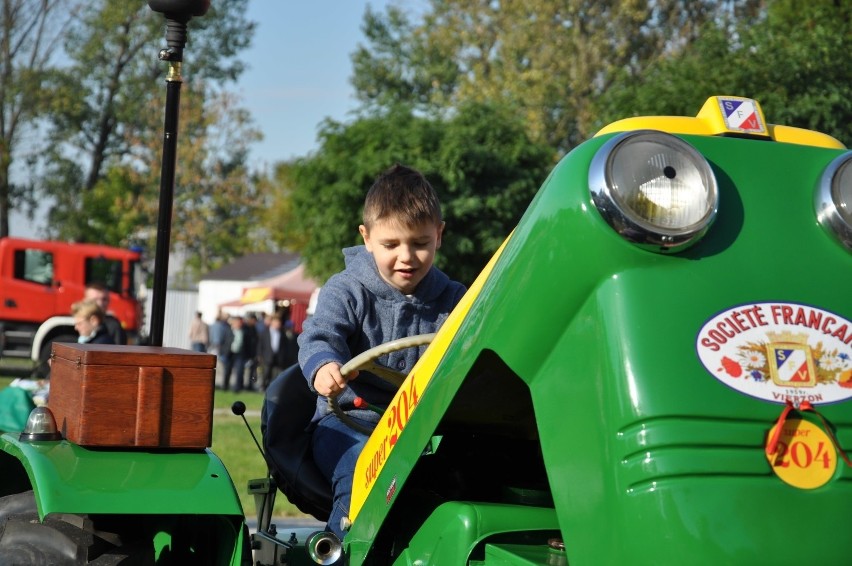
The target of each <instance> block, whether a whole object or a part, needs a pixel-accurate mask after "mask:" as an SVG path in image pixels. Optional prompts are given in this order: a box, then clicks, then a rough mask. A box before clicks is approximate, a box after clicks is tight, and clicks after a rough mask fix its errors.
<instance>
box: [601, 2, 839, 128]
mask: <svg viewBox="0 0 852 566" xmlns="http://www.w3.org/2000/svg"><path fill="white" fill-rule="evenodd" d="M850 16H852V2H849V1H848V0H818V1H815V2H809V3H804V4H803V3H799V2H792V1H790V0H775V1H774V2H769V3H768V4H767V7H766V9H765V10H764V11H762V12H760V13H758V14H755V15H754V16H753V17H739V18H736V19H730V18H729V19H725V20H719V21H714V22H710V23H708V24H706V25H705V26H704V28H703V29H702V33H701V35H700V37H699V39H698V40H697V41H696V43H695V44H694V45H693V46H692V48H691V49H681V50H678V51H677V52H673V53H671V54H670V55H669V56H668V57H666V58H664V59H662V60H660V61H658V62H656V63H655V64H653V65H650V66H649V67H648V68H647V69H646V70H645V72H643V73H642V74H640V75H635V76H627V75H623V76H622V77H621V80H620V82H619V84H618V88H613V89H611V90H609V91H608V92H606V93H604V94H603V95H602V96H601V97H600V98H599V99H598V101H597V103H596V107H597V110H598V115H599V120H598V122H599V125H603V124H605V123H606V122H608V121H610V120H612V119H615V118H620V117H624V116H628V115H640V114H645V115H652V114H663V115H687V116H688V115H694V114H695V113H696V112H697V110H698V109H699V108H700V107H701V105H702V104H703V102H704V101H705V100H706V99H707V97H708V96H712V95H717V94H736V95H740V96H748V97H751V98H755V99H757V100H759V101H760V103H761V105H762V107H763V110H764V113H765V114H766V115H767V119H769V120H770V121H771V122H773V123H777V124H786V125H792V126H798V127H803V128H808V129H812V130H817V131H821V132H825V133H828V134H830V135H833V136H835V137H837V138H838V139H840V140H841V141H844V142H845V143H847V144H848V143H850V142H852V85H850V83H849V81H848V77H849V76H852V62H851V61H850V59H849V57H848V56H847V55H846V54H847V53H848V52H849V49H850V47H852V34H850V31H849V30H850V29H852V28H850V23H852V22H850V19H852V18H851V17H850Z"/></svg>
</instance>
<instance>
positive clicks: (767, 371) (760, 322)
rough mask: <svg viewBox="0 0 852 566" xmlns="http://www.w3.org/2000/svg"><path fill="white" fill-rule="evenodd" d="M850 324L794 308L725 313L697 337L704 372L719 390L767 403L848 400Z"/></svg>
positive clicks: (851, 391) (767, 306)
mask: <svg viewBox="0 0 852 566" xmlns="http://www.w3.org/2000/svg"><path fill="white" fill-rule="evenodd" d="M850 343H852V322H850V321H849V320H847V319H845V318H843V317H842V316H840V315H838V314H836V313H833V312H830V311H826V310H822V309H819V308H816V307H811V306H807V305H800V304H796V303H752V304H746V305H741V306H737V307H734V308H730V309H728V310H725V311H723V312H721V313H719V314H717V315H716V316H714V317H713V318H711V319H710V320H708V321H707V322H706V323H705V324H704V326H702V327H701V330H700V331H699V333H698V337H697V338H696V349H697V351H698V357H699V359H700V360H701V363H702V364H704V367H705V368H707V371H709V372H710V373H711V374H712V375H713V377H715V378H716V379H718V380H719V381H721V382H722V383H724V384H725V385H727V386H729V387H732V388H733V389H736V390H737V391H740V392H741V393H745V394H746V395H749V396H751V397H756V398H758V399H763V400H765V401H770V402H773V403H785V402H787V401H788V400H789V401H791V402H793V403H800V402H802V401H809V402H810V403H812V404H814V405H816V404H825V403H834V402H837V401H843V400H846V399H849V398H850V397H852V345H850Z"/></svg>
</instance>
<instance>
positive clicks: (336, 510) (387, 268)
mask: <svg viewBox="0 0 852 566" xmlns="http://www.w3.org/2000/svg"><path fill="white" fill-rule="evenodd" d="M363 222H364V223H363V224H362V225H361V226H359V228H358V231H359V232H360V234H361V237H362V238H363V240H364V245H363V246H356V247H352V248H346V249H344V250H343V254H344V259H345V263H346V268H345V269H344V271H342V272H341V273H338V274H336V275H333V276H331V278H330V279H329V280H328V282H327V283H326V284H325V285H324V286H323V287H322V289H321V291H320V294H319V299H318V301H317V306H316V310H315V312H314V315H313V316H312V317H310V318H309V319H308V320H307V321H306V322H305V325H304V327H303V329H302V333H301V334H300V335H299V339H298V342H299V365H300V366H301V368H302V373H303V374H304V376H305V378H306V379H307V380H308V384H309V386H310V387H311V388H312V389H313V390H314V391H316V392H317V393H319V397H318V399H317V409H316V413H315V416H314V423H315V429H314V431H313V435H312V444H313V454H314V460H315V461H316V463H317V466H318V467H319V469H320V471H321V472H322V473H323V475H325V476H326V478H327V479H328V481H329V483H330V484H331V485H332V490H333V496H332V499H333V507H332V511H331V516H330V518H329V520H328V524H327V526H326V528H327V529H328V530H330V531H332V532H334V533H335V534H336V535H337V536H338V537H340V538H341V539H342V538H343V536H344V535H345V532H344V531H343V528H342V527H341V519H342V518H344V517H347V516H348V513H349V505H350V501H351V496H352V481H353V474H354V471H355V462H356V461H357V459H358V455H359V454H360V452H361V450H362V449H363V447H364V444H365V443H366V441H367V435H365V434H363V433H361V432H358V431H355V430H354V429H352V428H350V427H348V426H347V425H345V424H344V423H343V422H342V421H341V420H340V419H339V418H338V417H337V415H335V414H334V413H329V412H327V409H326V407H327V399H326V397H328V396H337V398H338V402H339V406H340V408H341V409H342V410H343V411H345V412H346V414H347V416H349V417H350V418H352V419H354V420H356V421H357V422H359V423H361V424H362V425H363V426H364V428H369V429H372V428H373V427H375V425H376V423H377V422H378V419H379V418H380V417H379V415H377V414H376V413H374V412H372V411H370V410H363V409H359V408H356V407H355V404H354V401H355V397H356V396H357V397H361V398H362V399H364V400H365V401H367V402H368V403H370V404H372V405H376V406H380V407H382V406H387V405H388V403H389V402H390V400H391V399H392V397H393V395H394V388H393V386H391V385H389V384H388V383H386V382H385V381H383V380H381V379H379V378H378V377H377V376H375V375H373V374H371V373H368V372H366V371H361V372H360V373H353V374H351V375H343V374H342V373H341V372H340V368H341V366H342V365H343V364H345V363H346V362H348V361H349V360H351V359H352V358H353V357H355V356H357V355H358V354H360V353H362V352H364V351H366V350H368V349H370V348H373V347H375V346H378V345H379V344H383V343H385V342H388V341H391V340H395V339H397V338H403V337H406V336H411V335H417V334H427V333H432V332H435V331H437V330H438V328H439V327H440V326H441V324H443V322H444V321H445V320H446V319H447V316H448V315H449V313H450V311H451V310H452V309H453V307H455V305H456V304H457V303H458V302H459V300H461V298H462V295H464V293H465V290H466V289H465V287H464V285H462V284H461V283H458V282H456V281H452V280H451V279H450V278H449V277H447V275H446V274H444V273H443V272H442V271H440V270H439V269H438V268H437V267H435V266H434V265H433V262H434V259H435V252H436V251H437V249H438V248H439V247H440V246H441V235H442V233H443V231H444V221H443V220H442V217H441V208H440V204H439V202H438V197H437V195H436V194H435V191H434V189H433V188H432V186H431V185H430V184H429V182H428V181H427V180H426V178H425V177H424V176H423V174H422V173H420V172H419V171H416V170H414V169H411V168H409V167H404V166H402V165H396V166H394V167H392V168H391V169H389V170H387V171H385V172H384V173H383V174H382V175H380V176H379V177H378V179H376V182H375V183H373V186H372V187H371V188H370V190H369V191H368V193H367V197H366V199H365V202H364V214H363ZM424 349H425V348H424V347H421V348H409V349H408V350H403V351H399V352H393V353H391V354H388V355H385V356H381V357H380V358H379V360H378V361H379V362H380V363H382V364H383V365H385V366H388V367H391V368H392V369H394V370H397V371H400V372H403V373H407V372H409V371H411V369H412V367H413V366H414V364H415V363H416V361H417V359H418V358H419V356H420V355H421V354H422V352H423V350H424Z"/></svg>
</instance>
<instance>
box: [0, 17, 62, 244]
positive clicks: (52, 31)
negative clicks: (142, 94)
mask: <svg viewBox="0 0 852 566" xmlns="http://www.w3.org/2000/svg"><path fill="white" fill-rule="evenodd" d="M67 4H68V2H65V1H59V0H2V2H0V237H5V236H8V235H9V212H10V211H11V210H12V209H17V210H21V211H22V212H25V211H27V209H28V207H31V206H32V204H33V193H32V189H33V187H32V184H31V183H30V182H28V180H29V179H27V181H25V182H24V183H20V182H18V183H15V182H14V181H13V175H12V173H13V163H14V162H15V161H16V160H17V161H18V163H19V165H20V164H21V163H22V164H23V168H26V169H29V168H31V167H32V166H33V165H34V162H35V158H36V156H37V155H38V154H39V151H40V148H39V147H38V146H37V144H35V143H34V142H33V140H34V138H35V137H36V136H34V135H33V134H34V132H35V131H36V130H37V129H38V122H39V120H40V119H42V118H44V116H45V115H46V113H47V111H48V109H49V108H50V101H51V96H52V88H51V85H52V83H53V82H54V80H55V76H54V73H53V72H52V65H51V61H52V57H53V55H54V53H55V51H56V49H57V47H58V46H59V41H60V39H61V37H62V36H63V33H64V31H65V30H66V28H67V26H68V25H69V22H70V21H71V18H72V16H73V10H68V6H67ZM26 177H28V176H26Z"/></svg>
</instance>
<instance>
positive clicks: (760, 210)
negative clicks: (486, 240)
mask: <svg viewBox="0 0 852 566" xmlns="http://www.w3.org/2000/svg"><path fill="white" fill-rule="evenodd" d="M681 137H682V138H683V139H685V140H686V141H687V142H689V143H690V144H692V145H693V146H694V147H695V148H696V149H697V150H698V151H699V152H700V153H702V154H703V155H704V156H705V157H706V159H707V160H708V161H709V163H710V164H711V167H712V168H713V171H714V174H715V175H716V178H717V180H718V183H719V191H720V206H719V214H718V217H717V220H716V222H715V224H714V225H713V226H712V227H711V229H710V230H709V231H708V233H707V234H706V235H705V237H704V238H703V239H702V240H701V241H700V242H699V243H697V244H696V245H695V246H693V247H691V248H689V249H687V250H684V251H682V252H680V253H677V254H671V255H664V254H660V253H654V252H651V251H648V250H643V249H640V248H638V247H637V246H635V245H633V244H631V243H629V242H627V241H625V240H624V239H622V238H621V237H620V236H619V235H618V234H616V233H615V232H614V231H613V230H612V229H611V228H610V227H609V225H607V223H606V222H605V221H604V220H603V219H602V217H601V216H600V214H599V213H598V212H597V210H596V209H595V206H594V204H593V202H592V201H591V198H590V195H589V190H588V169H589V164H590V162H591V160H592V157H593V156H594V154H595V152H596V151H597V150H598V149H599V148H600V147H601V145H602V144H603V143H604V142H605V141H606V140H607V139H608V138H609V136H603V137H601V138H597V139H593V140H590V141H589V142H586V143H585V144H583V145H582V146H580V147H578V148H577V149H575V150H574V151H573V152H571V153H570V154H569V155H568V156H566V157H565V158H564V159H563V160H562V162H561V163H560V164H559V165H558V166H557V167H556V168H555V170H554V171H553V172H552V173H551V175H550V177H549V178H548V180H547V181H546V182H545V184H544V185H543V187H542V189H541V190H540V191H539V193H538V195H537V196H536V198H535V200H534V202H533V203H532V204H531V206H530V208H529V209H528V211H527V213H526V214H525V216H524V218H523V219H522V221H521V223H520V224H519V226H518V227H517V228H516V230H515V232H514V235H513V237H512V239H511V241H510V242H509V243H508V245H507V247H506V249H505V251H504V252H503V255H502V256H501V257H500V260H499V262H498V263H497V265H496V267H495V269H494V271H493V272H492V273H491V275H490V277H489V279H488V281H486V283H485V285H484V287H483V289H482V292H481V294H480V296H479V297H478V298H477V300H476V301H475V303H474V305H473V307H472V308H471V311H470V312H469V314H468V316H467V317H466V319H465V321H464V322H463V323H462V325H461V327H460V330H459V333H458V335H457V336H456V337H455V339H454V340H453V342H452V343H451V344H450V346H449V348H448V349H447V351H446V352H445V353H444V356H443V359H442V361H441V363H440V365H439V366H438V369H437V371H436V374H435V376H434V378H433V380H432V382H431V383H430V385H429V387H428V388H427V389H426V391H425V392H424V393H423V395H422V397H421V399H420V404H419V405H418V407H417V410H416V412H415V413H414V414H413V415H412V416H411V419H410V421H409V423H408V425H407V426H406V429H405V430H404V432H403V434H402V435H401V436H400V438H399V441H398V442H397V445H396V447H395V449H394V451H393V452H392V453H391V455H390V457H389V458H388V460H387V462H386V464H385V467H384V469H383V470H382V472H381V474H380V476H379V479H378V481H377V482H376V488H374V489H373V491H372V492H371V493H370V494H369V496H368V498H367V501H366V504H365V506H364V508H363V509H362V511H361V513H360V514H359V517H358V520H357V521H356V523H355V524H354V525H353V528H352V531H351V532H350V534H349V536H347V539H346V543H347V544H348V545H349V546H350V549H351V551H352V552H351V554H352V556H353V559H354V561H353V563H360V562H359V560H361V559H362V558H364V557H368V556H369V551H370V549H371V548H372V546H373V545H374V544H375V542H376V541H377V540H380V538H381V537H382V535H383V533H384V535H385V536H387V533H388V530H389V529H391V528H392V526H391V525H387V524H386V523H387V520H388V517H390V516H391V515H392V513H394V507H395V506H396V505H397V504H399V503H398V502H400V501H403V502H406V503H409V500H406V499H405V498H406V483H407V482H408V481H409V479H410V478H409V475H410V474H411V471H412V470H413V469H414V468H415V467H416V466H417V465H418V463H419V462H421V458H424V457H426V456H423V455H422V453H423V451H424V449H425V448H426V447H427V446H428V445H429V440H430V438H431V437H432V436H433V435H435V434H436V431H437V430H438V429H439V427H440V426H441V424H442V422H443V421H444V420H445V419H446V418H447V417H446V415H447V411H448V408H449V407H450V406H451V404H452V403H453V400H454V398H455V397H456V396H457V395H458V394H459V391H460V390H461V388H462V386H463V384H464V382H465V380H467V379H469V378H471V376H472V375H473V374H474V372H475V370H476V368H477V363H478V362H479V361H480V360H482V359H483V356H486V355H496V357H498V358H499V360H501V361H502V362H503V363H504V364H505V367H506V368H507V369H506V370H503V371H506V372H509V373H511V374H512V375H513V376H516V377H517V378H519V379H520V380H522V381H523V383H525V384H526V386H528V388H529V394H530V396H531V398H532V405H533V407H534V413H535V419H536V422H537V424H538V440H539V442H540V445H541V451H542V457H543V460H544V463H545V468H546V475H547V478H546V480H547V483H548V485H549V486H550V490H551V492H552V496H553V501H554V506H555V512H556V514H557V516H558V524H559V526H560V528H561V531H562V535H563V538H564V541H565V544H566V555H567V558H568V561H569V563H571V564H572V565H581V566H582V565H583V564H602V563H623V562H629V563H632V564H683V563H689V564H722V563H724V564H756V563H767V562H770V561H772V562H777V563H807V562H809V561H812V560H813V559H814V558H815V557H817V556H818V557H819V559H820V560H821V561H822V562H824V563H826V564H842V563H845V562H846V561H848V557H849V556H852V539H849V538H848V537H846V538H844V537H842V536H838V534H837V530H836V529H835V528H831V527H829V525H832V524H842V522H843V521H844V518H845V516H846V513H847V511H845V510H846V509H848V508H849V506H850V504H852V481H850V479H852V474H850V471H849V468H848V467H847V466H845V465H843V463H842V462H840V464H839V465H838V466H837V470H836V472H835V473H834V474H833V476H832V477H831V478H830V480H829V481H828V482H827V483H826V484H825V485H822V486H820V487H818V488H815V489H802V488H800V487H794V486H792V485H789V484H787V483H785V482H784V481H782V480H781V479H779V477H778V476H776V475H775V473H773V471H772V467H771V466H770V464H769V462H768V461H767V459H766V457H765V454H764V447H765V444H766V438H767V433H768V431H769V429H770V428H771V427H772V425H773V424H774V423H775V421H776V419H777V418H778V417H779V415H780V414H781V411H782V409H783V407H784V405H783V402H784V399H785V396H789V395H793V393H790V391H792V389H790V388H788V389H787V390H786V392H785V390H783V389H781V390H780V392H779V393H778V396H777V398H776V399H773V398H772V397H771V396H770V397H769V398H760V396H757V395H753V394H749V393H747V392H745V390H744V389H743V388H742V384H743V383H744V382H745V380H750V379H752V380H754V381H762V382H767V383H768V377H767V376H766V375H752V372H750V371H747V372H743V373H742V374H738V375H737V376H734V375H733V374H731V375H727V376H726V375H725V373H724V372H725V371H726V370H725V368H724V367H722V366H721V364H720V366H719V367H705V365H704V364H703V363H702V359H701V357H700V352H701V348H702V345H701V343H700V334H701V332H702V329H703V328H704V326H705V325H706V324H708V321H710V320H711V319H713V317H715V316H716V315H717V314H719V313H724V312H727V311H733V310H737V309H740V310H743V311H744V310H747V309H750V308H754V307H755V306H756V305H765V308H766V309H769V310H767V312H771V313H774V314H778V313H777V312H775V311H772V310H771V309H772V308H773V307H771V305H788V306H789V305H794V306H795V305H801V306H802V308H803V309H809V310H810V311H813V312H816V311H819V312H820V313H828V315H827V316H829V315H830V314H831V313H834V314H836V315H837V316H838V318H845V319H847V320H848V319H849V318H850V317H852V294H850V293H849V284H848V282H849V281H852V254H850V253H849V252H848V250H845V249H844V248H842V246H840V245H839V244H838V243H837V242H836V241H835V240H834V239H833V238H832V237H831V236H830V235H829V234H827V233H826V231H825V230H823V228H821V227H820V226H819V225H818V223H817V220H816V216H815V212H814V205H813V199H814V192H815V190H816V186H817V183H818V180H819V178H820V175H821V174H822V171H823V170H824V169H825V167H826V166H827V165H828V164H829V162H831V161H832V159H834V158H835V157H837V156H838V155H840V154H841V153H842V151H841V150H836V149H822V148H815V147H807V146H799V145H793V144H782V143H774V142H770V141H763V140H749V139H735V138H722V137H699V136H681ZM779 312H780V311H779ZM768 316H773V314H770V315H768ZM807 324H808V323H807V322H803V323H802V325H803V326H806V325H807ZM756 326H757V324H756V323H753V324H752V327H756ZM826 328H827V327H825V326H823V327H814V326H812V327H811V328H810V330H811V331H812V332H813V333H814V335H815V334H817V333H818V332H826V333H830V332H835V333H838V334H842V332H848V333H849V334H848V335H849V336H852V329H849V330H846V331H844V330H843V329H842V328H841V327H840V324H839V323H838V325H836V326H835V327H833V328H831V329H830V330H826ZM723 342H724V338H722V342H721V343H720V344H717V345H716V346H720V347H724V343H723ZM489 352H490V353H493V354H488V353H489ZM817 365H818V364H817ZM495 367H496V366H495ZM737 380H740V381H737ZM767 387H768V386H767ZM797 391H801V392H803V394H806V395H811V394H815V395H817V397H814V399H815V400H816V401H819V399H818V390H810V391H806V390H804V389H800V390H797ZM818 410H819V412H820V413H821V414H822V415H823V416H824V418H825V419H826V420H827V422H829V423H830V424H831V426H832V428H833V430H834V432H835V433H836V436H837V439H838V441H839V444H840V446H841V447H844V448H849V447H852V405H850V403H849V402H848V401H847V400H846V399H837V400H833V401H832V402H831V403H821V404H818ZM802 417H803V418H804V419H805V420H808V421H813V422H815V423H817V424H819V422H820V421H819V420H818V419H815V418H813V416H812V415H810V414H807V413H805V414H803V415H802ZM509 446H511V445H510V444H509V443H507V449H511V448H508V447H509ZM439 450H440V448H439ZM834 458H835V459H836V455H835V456H834ZM482 472H483V474H486V473H488V470H482ZM420 481H422V480H420ZM400 513H401V511H400ZM802 517H809V518H818V519H816V520H806V521H802V520H800V519H801V518H802ZM447 520H448V521H449V520H450V518H447ZM791 533H794V534H791ZM424 560H425V559H424ZM433 563H438V562H433Z"/></svg>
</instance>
